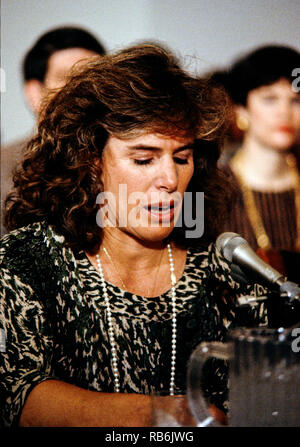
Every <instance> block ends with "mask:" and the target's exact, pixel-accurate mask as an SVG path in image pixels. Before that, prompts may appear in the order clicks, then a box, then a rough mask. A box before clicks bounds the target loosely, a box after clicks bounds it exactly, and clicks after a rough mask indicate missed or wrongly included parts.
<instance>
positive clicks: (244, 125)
mask: <svg viewBox="0 0 300 447" xmlns="http://www.w3.org/2000/svg"><path fill="white" fill-rule="evenodd" d="M236 126H237V128H238V129H240V130H242V131H243V132H245V131H246V130H248V128H249V121H248V119H247V118H246V117H245V116H241V115H237V117H236Z"/></svg>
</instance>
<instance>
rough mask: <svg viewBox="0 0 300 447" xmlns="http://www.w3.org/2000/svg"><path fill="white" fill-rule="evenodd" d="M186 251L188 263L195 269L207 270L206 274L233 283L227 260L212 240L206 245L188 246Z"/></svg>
mask: <svg viewBox="0 0 300 447" xmlns="http://www.w3.org/2000/svg"><path fill="white" fill-rule="evenodd" d="M188 252H189V263H190V265H192V266H193V267H194V268H195V269H200V270H204V271H206V272H207V276H211V277H214V278H215V279H219V280H221V281H225V282H228V283H229V284H230V285H232V286H233V285H234V281H233V279H232V277H231V268H230V265H229V262H228V261H227V260H226V259H225V258H224V257H223V256H222V254H221V253H220V252H219V250H218V248H217V246H216V244H215V243H214V242H211V243H210V244H207V246H204V245H202V246H201V245H199V246H194V247H190V248H189V250H188Z"/></svg>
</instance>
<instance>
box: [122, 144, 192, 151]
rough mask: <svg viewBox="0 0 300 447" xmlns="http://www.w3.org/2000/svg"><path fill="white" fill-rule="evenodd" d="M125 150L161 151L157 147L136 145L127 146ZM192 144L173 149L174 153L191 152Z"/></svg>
mask: <svg viewBox="0 0 300 447" xmlns="http://www.w3.org/2000/svg"><path fill="white" fill-rule="evenodd" d="M127 149H128V150H129V151H134V150H141V151H162V150H163V149H162V148H161V147H159V146H148V145H146V144H137V145H134V146H128V147H127ZM193 149H194V143H190V144H186V145H184V146H180V147H178V148H177V149H175V151H174V153H177V152H181V151H185V150H193Z"/></svg>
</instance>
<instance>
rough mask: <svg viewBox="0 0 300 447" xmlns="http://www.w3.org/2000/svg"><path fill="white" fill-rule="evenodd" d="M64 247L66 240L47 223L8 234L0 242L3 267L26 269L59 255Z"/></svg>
mask: <svg viewBox="0 0 300 447" xmlns="http://www.w3.org/2000/svg"><path fill="white" fill-rule="evenodd" d="M63 247H64V238H63V236H60V235H59V234H58V233H56V231H55V230H54V229H53V228H52V227H51V225H48V224H47V223H45V222H36V223H32V224H30V225H28V226H25V227H21V228H18V229H16V230H13V231H11V232H9V233H7V234H6V235H5V236H3V238H2V239H1V241H0V264H1V266H2V267H7V268H9V267H11V268H16V267H19V268H21V267H25V266H26V265H30V264H32V263H34V264H38V263H39V262H40V261H41V262H42V261H45V258H47V259H49V255H51V253H52V254H53V253H54V254H55V253H57V255H58V254H59V252H60V251H62V250H63Z"/></svg>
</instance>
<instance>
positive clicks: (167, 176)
mask: <svg viewBox="0 0 300 447" xmlns="http://www.w3.org/2000/svg"><path fill="white" fill-rule="evenodd" d="M155 186H156V188H157V189H159V190H160V191H167V192H173V191H176V190H177V186H178V171H177V165H176V163H175V162H174V160H173V159H171V160H170V159H166V160H164V161H163V162H162V163H161V165H160V166H159V170H158V174H157V177H156V181H155Z"/></svg>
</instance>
